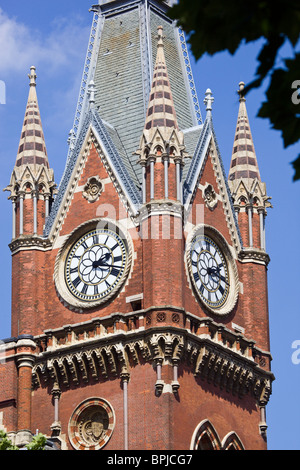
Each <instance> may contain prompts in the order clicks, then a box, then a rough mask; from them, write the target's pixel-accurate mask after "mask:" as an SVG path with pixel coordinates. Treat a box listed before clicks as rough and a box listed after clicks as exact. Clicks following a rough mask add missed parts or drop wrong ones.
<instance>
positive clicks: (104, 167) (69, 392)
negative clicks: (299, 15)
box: [0, 28, 273, 450]
mask: <svg viewBox="0 0 300 470" xmlns="http://www.w3.org/2000/svg"><path fill="white" fill-rule="evenodd" d="M158 39H159V54H158V55H160V61H162V60H163V59H164V56H163V54H164V52H163V51H164V49H163V48H164V45H163V34H162V30H161V28H159V36H158ZM160 61H158V62H157V70H156V72H155V74H156V75H157V78H158V77H161V73H162V72H163V71H162V70H160V68H161V64H160V63H159V62H160ZM163 69H164V72H163V73H165V78H166V77H167V74H166V65H165V64H164V66H163ZM158 74H160V75H158ZM30 78H31V87H33V86H35V75H34V74H33V69H32V75H31V76H30ZM159 81H160V80H156V77H155V80H154V83H153V87H154V86H157V87H160V86H162V85H160V84H159V83H158V82H159ZM165 82H166V83H165V84H164V85H163V86H165V87H167V88H168V89H158V88H157V89H155V90H153V93H152V95H153V96H152V98H151V100H150V103H152V105H151V106H150V108H149V109H148V111H147V120H146V124H145V127H144V130H143V134H142V137H141V140H140V148H139V149H137V152H136V155H137V159H136V160H137V162H138V163H139V164H140V167H139V171H140V170H141V168H145V170H146V189H145V194H143V195H142V196H143V197H144V199H145V200H146V204H142V205H141V206H140V207H138V208H136V212H135V211H134V210H133V208H132V206H131V202H132V200H129V199H128V197H129V196H128V195H127V193H126V191H124V190H123V188H124V186H126V182H125V181H123V180H122V181H118V179H117V170H116V169H115V168H114V163H113V160H109V159H108V158H107V157H106V152H105V149H103V148H102V147H101V146H102V145H103V144H102V142H98V141H97V138H96V135H94V134H93V132H91V131H88V132H89V134H88V135H87V136H86V140H85V144H84V146H83V148H82V149H81V152H79V153H78V155H77V161H76V162H75V161H74V168H73V169H72V178H71V179H70V181H69V185H68V187H67V188H65V194H64V199H63V201H62V203H61V206H60V208H59V209H58V212H55V217H56V219H55V221H54V222H53V227H52V229H53V230H52V231H51V232H50V234H49V238H48V239H47V238H46V237H44V236H43V227H44V224H45V217H46V200H45V198H44V195H45V194H47V197H48V195H49V199H50V200H51V199H52V197H53V190H54V182H53V180H52V173H51V171H50V170H49V167H48V161H47V159H46V158H47V157H46V154H45V157H44V158H45V160H43V171H45V175H46V178H45V180H47V185H48V187H47V188H46V187H43V188H42V187H41V186H38V187H39V188H40V191H41V192H40V193H39V197H38V198H37V213H36V220H37V234H33V231H34V220H35V219H34V200H33V198H32V194H31V189H32V188H31V189H30V188H29V186H28V187H27V192H26V197H25V199H24V217H23V226H24V235H23V236H21V237H20V236H19V235H20V194H19V193H18V192H16V193H15V192H14V191H17V189H16V185H15V180H16V178H17V176H18V175H17V173H15V174H14V175H13V176H12V179H11V184H10V186H9V187H8V188H9V190H10V191H11V194H12V196H11V197H12V199H13V200H14V201H16V207H17V210H16V220H15V226H16V235H17V236H16V240H13V242H12V243H11V245H10V247H11V250H12V336H13V337H14V338H12V339H11V341H12V343H11V345H10V346H7V348H8V349H9V354H10V356H9V359H8V360H6V362H5V363H4V364H2V363H1V362H0V385H1V387H0V412H3V413H4V414H3V417H4V426H5V428H6V429H7V430H8V431H12V432H17V431H22V430H29V431H31V432H32V433H34V432H35V430H36V429H39V431H40V432H42V433H44V434H46V435H47V436H51V435H52V436H54V435H59V436H60V438H61V440H62V443H63V445H66V446H67V448H68V449H71V448H72V446H71V441H70V439H72V438H71V437H70V436H69V431H70V432H71V434H76V433H77V434H78V435H79V434H80V433H81V434H82V435H84V433H85V432H86V430H88V431H89V432H86V436H85V437H86V441H85V443H86V444H82V443H78V448H80V449H84V448H85V446H86V447H88V448H90V449H94V448H95V447H96V448H98V447H102V445H104V448H105V449H106V450H121V449H124V446H125V435H126V429H125V425H126V420H125V418H124V412H125V410H126V407H125V405H124V400H126V396H127V405H128V447H129V450H144V449H146V450H188V449H190V446H191V443H192V438H193V436H194V437H195V435H196V434H195V432H196V430H197V429H200V428H199V426H200V424H201V423H202V425H203V426H204V427H205V423H208V424H209V426H210V429H211V430H212V431H210V434H209V433H207V435H206V436H209V435H210V436H214V437H213V439H211V441H210V444H211V445H214V446H215V448H218V449H219V448H223V447H222V446H224V438H225V437H226V436H228V435H230V433H235V434H234V435H235V436H237V441H236V442H237V447H239V448H243V447H244V448H246V449H259V450H261V449H265V448H266V436H265V432H264V425H265V423H264V422H263V420H262V417H263V414H261V411H260V410H261V408H264V407H265V406H266V403H267V401H268V399H269V396H270V393H271V383H272V380H273V375H272V374H271V372H270V361H271V358H270V353H269V352H268V351H269V347H270V344H269V321H268V297H267V263H268V256H267V254H266V253H265V251H264V247H263V246H262V242H261V235H262V233H263V231H262V227H261V217H260V215H259V212H261V213H262V214H265V212H264V210H265V208H264V207H263V206H262V202H261V201H263V200H264V199H263V197H262V199H261V200H259V191H262V189H261V188H262V184H261V183H259V184H260V186H258V187H257V188H258V189H257V190H256V194H257V202H256V203H255V206H254V208H253V211H254V212H253V216H252V238H253V246H252V247H249V245H250V236H249V219H248V212H247V211H246V210H245V209H246V208H248V207H252V206H251V204H252V200H251V198H250V199H249V200H246V199H247V198H246V197H245V198H244V199H243V198H240V193H239V191H240V192H241V194H242V193H243V192H245V193H246V192H247V191H246V189H247V190H248V189H249V188H248V186H247V188H246V186H245V187H244V188H243V189H241V188H240V187H237V186H234V184H235V183H236V181H233V183H232V187H231V189H232V193H231V194H230V193H229V192H228V187H227V185H226V184H225V181H224V175H223V171H222V165H221V162H220V161H219V160H218V159H219V156H218V153H217V152H216V144H215V142H214V138H213V133H211V136H210V141H208V142H209V145H208V147H206V148H207V154H206V155H203V165H202V168H201V170H199V171H201V176H200V177H199V180H198V181H197V184H196V187H195V188H192V189H193V193H192V194H191V201H192V202H191V207H189V208H186V207H184V206H183V200H182V194H181V189H182V187H181V186H179V187H177V185H178V179H177V175H178V173H176V170H179V169H180V170H182V168H183V165H184V163H186V162H185V158H186V153H185V150H184V149H185V146H184V136H183V133H182V132H180V130H179V129H178V124H177V119H176V115H175V111H174V109H173V108H172V106H173V104H172V103H173V101H172V100H171V101H172V102H171V104H172V106H171V104H170V103H167V102H165V101H161V100H170V99H171V90H170V84H169V82H167V80H165ZM31 93H32V92H31ZM206 95H207V99H206V104H207V103H208V101H209V102H210V105H209V106H210V107H208V105H207V119H210V113H211V102H212V99H211V92H210V93H208V92H207V94H206ZM157 100H158V101H157ZM243 103H244V102H243ZM151 107H152V108H153V109H151ZM243 107H244V104H243ZM91 114H92V113H91ZM167 114H170V115H171V117H172V119H169V118H170V116H169V117H167ZM94 117H95V116H94ZM154 117H155V119H154ZM171 121H172V123H173V124H172V126H171V125H170V123H171ZM95 122H96V121H94V123H95ZM161 122H164V124H165V125H162V124H161ZM209 125H210V124H209ZM99 126H100V124H99ZM99 128H100V127H99ZM203 129H205V126H204V127H203ZM208 129H209V126H208ZM204 140H205V139H204ZM241 145H242V144H241ZM237 150H238V149H237ZM239 151H240V149H239ZM108 153H109V152H108ZM138 155H139V157H140V159H139V160H138ZM166 156H168V158H169V164H168V179H167V182H168V198H165V183H166V180H165V165H164V158H165V157H166ZM235 157H236V156H235ZM152 163H153V170H154V171H153V188H154V194H153V197H152V198H151V197H150V196H151V194H150V193H151V181H150V180H151V178H152V175H151V171H150V167H151V166H152ZM235 163H236V162H235ZM233 167H234V165H233ZM132 171H133V169H132ZM129 173H130V172H129ZM129 173H128V175H129ZM126 174H127V173H126ZM257 174H259V173H257ZM234 175H236V173H234ZM36 177H37V176H36V175H35V176H34V178H36ZM128 177H129V176H128ZM92 179H94V181H96V183H97V184H96V196H95V198H93V194H88V192H89V184H90V181H91V180H92ZM36 183H37V182H36V181H35V182H34V184H36ZM132 183H133V181H132ZM140 183H141V188H136V190H137V197H138V198H139V197H140V196H141V194H140V193H141V191H144V188H143V184H142V183H143V182H140ZM183 183H184V182H182V184H183ZM248 183H249V181H248ZM248 183H247V184H248ZM28 184H29V183H28ZM134 184H135V183H133V185H134ZM97 185H98V186H97ZM249 185H250V186H251V184H250V183H249ZM250 186H249V187H250ZM97 188H98V189H97ZM245 188H246V189H245ZM18 191H19V190H18ZM97 191H98V192H97ZM21 196H22V194H21ZM211 197H213V198H214V199H213V203H211V200H210V198H211ZM231 198H232V200H233V202H234V207H235V209H236V210H237V213H238V227H237V226H236V224H235V220H234V215H233V207H232V204H231V202H232V201H231ZM58 200H59V201H60V199H58ZM186 209H188V210H187V211H186ZM262 211H263V212H262ZM101 220H105V221H107V220H110V221H113V223H115V225H116V226H117V227H120V231H121V232H122V231H123V232H124V235H125V238H126V243H125V242H124V246H125V245H126V247H125V249H124V253H125V251H127V261H128V263H129V264H130V266H129V270H128V271H126V274H124V279H122V282H121V283H120V285H119V288H118V289H117V290H116V291H115V292H114V293H113V294H112V295H111V296H110V297H104V300H103V301H102V299H101V300H100V301H99V299H98V303H97V302H95V303H90V304H89V307H88V304H87V303H86V304H84V301H86V299H85V300H84V301H83V302H82V303H80V302H77V300H78V299H76V302H77V303H76V302H75V301H74V303H72V299H71V300H70V297H69V295H70V296H71V295H72V294H71V293H70V292H69V291H67V292H68V293H67V295H66V290H67V289H68V287H67V286H66V285H65V284H66V279H67V276H68V271H67V268H66V267H65V266H66V264H65V262H66V259H67V258H68V256H69V253H70V250H71V247H72V246H73V244H74V243H75V241H77V240H78V239H79V234H80V236H82V235H83V234H84V233H85V232H84V231H85V230H91V229H92V227H93V228H94V227H95V226H94V225H91V221H93V223H94V224H95V225H96V223H97V221H101ZM203 226H205V227H206V228H205V235H207V234H209V236H211V237H212V238H214V237H215V244H214V246H215V253H214V254H213V253H212V252H210V248H209V247H206V249H204V248H203V247H202V248H199V252H197V256H198V255H199V259H200V251H201V253H202V252H204V251H206V256H207V259H209V257H210V261H212V258H213V257H214V256H215V257H217V248H218V246H217V245H218V243H219V244H220V246H221V248H220V253H221V255H219V256H221V257H220V259H219V261H218V265H217V267H212V265H210V264H209V262H207V265H206V267H204V268H203V266H202V267H199V266H200V265H199V263H200V261H199V259H198V258H197V261H196V262H195V260H194V263H196V264H194V266H195V265H196V266H197V270H198V271H197V272H196V274H198V278H199V276H200V274H199V271H201V269H202V271H204V274H203V273H202V276H203V278H204V277H205V276H206V277H207V283H206V284H207V285H208V284H209V283H211V284H212V283H214V284H218V285H219V286H221V288H220V292H221V290H223V292H224V291H225V292H227V294H226V295H227V296H228V297H226V299H225V300H224V304H226V303H227V300H228V304H230V308H229V311H222V309H219V310H218V307H219V306H217V307H216V306H214V307H212V308H210V307H209V302H205V300H203V298H201V295H200V293H201V287H202V288H204V281H203V280H202V281H201V282H202V286H201V287H197V286H196V285H195V282H194V281H195V279H194V278H193V274H192V273H191V266H192V264H193V261H192V260H191V257H192V255H191V252H192V249H191V246H192V243H191V238H192V234H195V233H196V229H197V228H198V229H199V227H203ZM207 236H208V235H207ZM240 236H241V240H242V243H241V240H240V238H239V237H240ZM76 237H77V238H76ZM98 240H99V239H98ZM107 240H108V237H107ZM206 241H207V238H206ZM106 243H107V242H105V243H103V242H102V243H101V242H99V241H98V242H97V241H93V245H92V248H94V247H95V246H97V247H98V248H99V247H100V248H99V250H100V251H101V250H104V249H108V246H106ZM82 245H83V242H82ZM199 246H200V243H199ZM207 246H208V244H207ZM211 246H213V245H211ZM92 248H91V246H87V245H86V246H85V248H84V250H83V253H84V254H82V253H81V254H79V255H76V256H74V258H78V259H81V261H80V263H82V265H84V262H83V261H85V262H86V261H87V260H88V261H87V264H85V265H84V271H85V270H86V268H87V267H88V268H89V269H91V271H92V274H93V275H94V276H98V275H99V276H100V274H99V272H100V271H101V275H102V276H103V277H104V276H105V274H104V273H105V270H106V269H107V272H108V271H109V268H112V267H113V268H114V269H115V271H118V269H119V270H121V268H120V267H118V269H117V270H116V268H115V266H111V265H109V264H107V263H108V260H109V259H110V260H111V261H110V262H111V263H113V262H116V263H117V262H120V259H122V256H118V255H115V254H114V255H112V254H110V255H109V256H110V258H109V257H106V254H107V253H106V254H103V251H101V255H98V251H97V256H96V255H95V258H92ZM194 251H197V250H194ZM112 252H113V249H112ZM86 253H88V255H89V258H86V259H84V256H85V255H86ZM122 253H123V252H122ZM223 255H224V256H223ZM114 256H115V258H114ZM96 258H97V259H96ZM215 259H217V258H215ZM116 260H118V261H116ZM220 260H221V261H220ZM73 261H74V259H73ZM80 267H81V266H80ZM221 268H224V273H225V274H224V276H228V277H227V279H226V278H225V277H224V278H223V279H221V274H220V273H221ZM68 269H69V270H70V271H72V269H73V273H76V275H78V276H79V274H78V273H79V271H80V268H79V261H78V265H76V266H75V267H74V265H73V266H72V267H70V268H68ZM97 270H98V271H97ZM111 271H112V270H111ZM80 275H81V276H82V278H83V277H84V276H85V274H83V273H82V272H81V271H80ZM109 275H110V273H109V274H108V275H107V278H105V279H106V281H107V279H109V277H108V276H109ZM114 276H115V277H116V276H117V275H116V274H114ZM195 277H196V276H195ZM82 278H81V279H79V278H78V279H79V282H82ZM74 279H75V278H74ZM74 279H73V281H74ZM102 279H103V278H102ZM73 281H72V282H73ZM221 281H222V282H224V286H223V285H221ZM226 283H227V285H229V287H228V289H227V288H226V286H225V284H226ZM83 284H84V282H83ZM95 284H96V283H95ZM106 284H107V285H108V286H109V287H111V286H110V284H109V282H108V281H107V282H106ZM99 285H100V282H99V284H97V285H96V288H95V285H94V284H93V281H92V277H90V278H89V280H88V281H86V285H84V287H83V288H82V290H81V291H80V294H83V292H84V290H85V292H86V291H87V290H88V289H90V286H93V287H94V288H95V291H96V289H97V290H98V287H99ZM102 285H103V284H102ZM218 288H219V287H218ZM225 289H227V291H226V290H225ZM212 291H213V290H211V292H212ZM97 294H98V292H97ZM95 296H96V294H95ZM210 296H211V294H210V293H209V299H210ZM74 297H75V296H74ZM216 297H217V296H216ZM217 301H219V299H217ZM222 301H223V298H222ZM220 303H221V301H220ZM221 307H222V305H221ZM214 308H215V310H214ZM24 335H25V336H24ZM28 335H31V336H30V338H31V339H30V340H28V338H29V336H28ZM24 338H25V339H24ZM22 341H23V343H22ZM24 341H25V342H24ZM26 341H29V343H30V344H29V346H28V345H27V346H26V344H27V343H26ZM22 345H23V346H22ZM21 346H22V347H21ZM127 381H128V386H127ZM127 393H128V395H126V394H127ZM87 399H90V400H91V405H90V409H89V408H88V407H87V411H86V410H85V408H84V406H83V402H85V401H86V400H87ZM99 402H101V403H103V404H106V405H104V408H102V409H100V410H99V406H98V405H97V403H99ZM97 406H98V408H97ZM75 410H78V414H76V413H75V416H76V419H77V417H78V416H80V413H81V412H82V413H83V414H82V422H81V424H80V425H78V429H77V428H76V426H77V424H76V423H77V422H76V419H75V418H74V412H75ZM95 410H96V411H95ZM85 411H86V414H84V412H85ZM89 413H90V415H89ZM105 413H106V414H105ZM72 416H73V419H72V421H71V427H70V429H69V423H70V419H71V417H72ZM93 419H94V421H92V420H93ZM56 421H57V422H56ZM91 422H93V425H94V426H93V427H92V428H91V429H89V428H88V426H89V425H91ZM82 423H85V424H84V425H83V424H82ZM108 423H109V426H111V427H113V429H112V428H111V427H110V428H109V433H108V434H106V435H105V432H106V433H107V429H108V428H105V426H108ZM245 423H246V424H245ZM101 426H102V427H101ZM79 428H80V429H79ZM111 431H112V435H111V436H110V432H111ZM103 433H104V434H103ZM91 435H92V437H91ZM101 435H102V438H101V439H100V436H101ZM103 435H105V438H104V437H103ZM73 437H74V436H73ZM97 437H98V438H99V439H98V442H96V444H95V443H94V442H93V443H92V444H91V441H89V439H92V438H93V439H94V440H95V441H97ZM198 437H199V436H198ZM77 438H78V436H76V439H77ZM74 439H75V438H74ZM78 439H79V438H78ZM74 442H76V443H77V442H79V440H78V441H76V440H73V443H74ZM198 444H199V443H198V441H197V442H196V441H195V442H194V443H192V445H194V446H195V447H196V446H197V445H198ZM76 445H77V444H76ZM97 446H98V447H97Z"/></svg>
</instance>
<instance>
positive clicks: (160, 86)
mask: <svg viewBox="0 0 300 470" xmlns="http://www.w3.org/2000/svg"><path fill="white" fill-rule="evenodd" d="M157 31H158V43H157V56H156V63H155V68H154V75H153V81H152V88H151V92H150V99H149V105H148V111H147V117H146V123H145V129H147V130H148V129H151V128H155V127H175V128H176V129H177V130H178V123H177V117H176V112H175V107H174V101H173V96H172V91H171V86H170V80H169V76H168V70H167V65H166V59H165V53H164V43H163V39H164V37H163V28H162V26H159V27H158V28H157Z"/></svg>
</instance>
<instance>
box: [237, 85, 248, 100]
mask: <svg viewBox="0 0 300 470" xmlns="http://www.w3.org/2000/svg"><path fill="white" fill-rule="evenodd" d="M238 94H239V96H240V103H241V102H242V101H246V98H245V96H244V95H245V83H244V82H240V83H239V89H238Z"/></svg>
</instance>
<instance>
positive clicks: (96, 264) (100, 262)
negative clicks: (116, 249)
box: [93, 253, 111, 268]
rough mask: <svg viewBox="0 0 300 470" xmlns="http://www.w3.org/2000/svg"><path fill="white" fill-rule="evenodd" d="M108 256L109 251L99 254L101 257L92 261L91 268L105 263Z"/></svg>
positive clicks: (109, 255)
mask: <svg viewBox="0 0 300 470" xmlns="http://www.w3.org/2000/svg"><path fill="white" fill-rule="evenodd" d="M110 257H111V254H110V253H105V255H103V256H101V258H99V259H98V260H97V261H94V262H93V268H99V266H102V265H103V263H105V261H108V260H109V258H110Z"/></svg>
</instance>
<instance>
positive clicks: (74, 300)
mask: <svg viewBox="0 0 300 470" xmlns="http://www.w3.org/2000/svg"><path fill="white" fill-rule="evenodd" d="M97 229H99V230H107V231H108V232H109V231H110V232H112V233H115V234H116V235H117V236H118V238H120V239H121V240H122V243H123V244H124V249H125V250H126V261H125V264H124V266H123V267H122V273H121V275H120V276H119V277H118V282H117V283H116V285H115V286H113V288H112V289H111V290H110V291H109V292H107V294H106V295H104V296H103V297H98V298H96V299H95V300H91V301H86V300H83V299H80V298H78V297H76V296H75V295H73V294H72V292H71V291H70V289H69V287H68V283H67V281H66V263H67V259H68V256H69V254H70V252H71V250H72V248H73V247H74V245H75V244H76V242H77V241H79V240H80V239H81V238H82V237H84V235H85V234H88V233H89V232H92V231H94V230H97ZM132 253H133V246H132V240H131V238H130V236H129V234H128V232H127V231H126V230H125V229H123V228H122V227H121V226H120V224H119V223H118V222H116V221H113V220H111V219H93V220H90V221H88V222H85V223H83V224H82V225H80V226H79V227H77V228H76V229H74V230H73V232H72V233H71V234H70V236H69V237H68V238H67V240H66V241H65V243H64V244H63V246H62V247H61V248H60V250H59V252H58V254H57V256H56V260H55V266H54V282H55V286H56V290H57V293H58V295H59V297H60V299H61V300H62V301H63V302H65V303H66V304H67V305H68V306H70V307H71V308H73V309H74V308H75V309H76V310H79V311H82V310H86V309H90V308H94V307H97V306H99V305H101V304H103V303H105V302H107V301H108V300H109V299H111V298H112V297H113V296H114V295H115V294H116V293H117V292H119V291H120V289H121V288H122V286H123V285H124V282H125V281H126V279H127V276H128V274H129V271H130V268H131V265H132Z"/></svg>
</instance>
